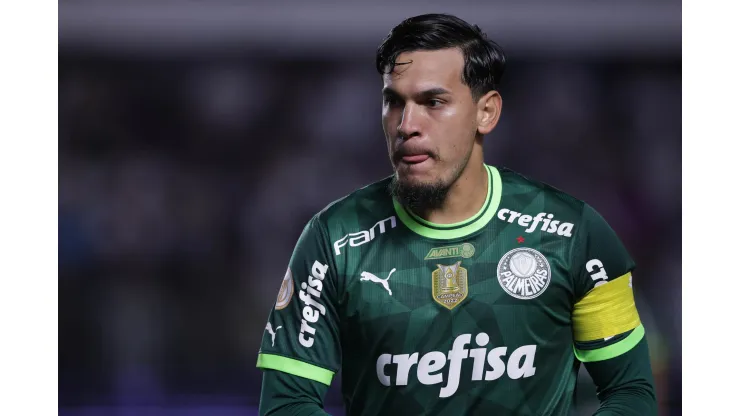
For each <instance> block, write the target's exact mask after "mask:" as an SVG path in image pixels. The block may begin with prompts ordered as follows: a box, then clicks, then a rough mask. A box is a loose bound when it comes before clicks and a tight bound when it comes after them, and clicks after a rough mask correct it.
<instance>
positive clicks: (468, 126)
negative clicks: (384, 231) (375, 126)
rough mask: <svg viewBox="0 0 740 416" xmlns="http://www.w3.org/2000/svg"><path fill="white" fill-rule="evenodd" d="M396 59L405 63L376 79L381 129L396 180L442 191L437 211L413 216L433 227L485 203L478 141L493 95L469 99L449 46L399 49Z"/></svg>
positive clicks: (492, 109) (491, 121) (497, 99)
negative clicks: (414, 158)
mask: <svg viewBox="0 0 740 416" xmlns="http://www.w3.org/2000/svg"><path fill="white" fill-rule="evenodd" d="M396 62H397V63H406V62H410V63H409V64H403V65H396V67H395V68H394V71H393V72H392V73H390V74H386V75H384V76H383V112H382V123H383V131H384V132H385V137H386V142H387V145H388V154H389V157H390V160H391V164H392V166H393V170H394V173H395V175H396V179H397V180H398V181H401V182H404V183H406V184H409V185H422V184H426V185H431V184H435V183H437V184H440V183H441V184H443V185H446V186H449V191H448V193H447V197H446V198H445V200H444V203H443V204H442V206H441V207H440V208H438V209H429V210H427V212H415V214H417V215H419V216H420V217H422V218H424V219H426V220H427V221H431V222H434V223H438V224H451V223H455V222H460V221H464V220H466V219H468V218H470V217H472V216H473V215H475V214H476V213H477V212H478V211H479V210H480V208H481V207H482V206H483V203H484V202H485V199H486V194H487V189H488V174H487V172H486V169H485V166H484V162H483V136H484V135H485V134H488V133H490V132H491V131H492V130H493V128H494V127H495V126H496V124H497V123H498V120H499V115H500V114H501V105H502V101H501V95H500V94H499V93H498V92H496V91H489V92H488V93H486V94H484V95H483V96H481V97H480V98H479V99H478V100H474V99H473V94H472V92H471V90H470V88H469V87H468V86H467V85H465V84H463V82H462V71H463V65H464V57H463V54H462V52H461V51H460V50H459V49H457V48H452V49H441V50H435V51H414V52H406V53H402V54H400V55H399V56H398V58H397V59H396ZM414 155H417V156H418V155H428V156H429V157H428V158H427V159H426V160H424V161H421V162H418V161H417V162H416V163H414V161H411V160H404V158H403V157H404V156H414Z"/></svg>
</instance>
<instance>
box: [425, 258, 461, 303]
mask: <svg viewBox="0 0 740 416" xmlns="http://www.w3.org/2000/svg"><path fill="white" fill-rule="evenodd" d="M461 263H462V262H461V261H458V262H457V263H455V264H453V265H450V266H445V265H442V264H438V265H437V267H439V268H438V269H437V270H435V271H434V272H432V297H433V298H434V301H435V302H437V303H439V304H440V305H442V306H444V307H445V308H447V309H450V310H452V309H453V308H454V307H455V306H457V305H459V304H460V303H461V302H462V301H463V300H465V298H466V297H467V296H468V271H467V270H466V269H465V268H464V267H462V266H460V264H461Z"/></svg>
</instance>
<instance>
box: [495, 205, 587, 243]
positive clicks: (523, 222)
mask: <svg viewBox="0 0 740 416" xmlns="http://www.w3.org/2000/svg"><path fill="white" fill-rule="evenodd" d="M496 217H498V219H500V220H501V221H506V222H508V223H510V224H514V222H515V221H516V224H517V225H519V226H521V227H526V228H525V229H524V232H525V233H531V232H534V231H535V230H536V229H537V227H539V225H540V223H542V227H540V231H543V232H546V233H550V234H557V235H562V236H564V237H572V235H573V224H572V223H570V222H561V221H559V220H556V219H554V217H555V216H554V215H553V214H548V213H546V212H540V213H539V214H537V215H535V216H534V217H533V216H531V215H525V214H521V213H519V212H516V211H512V210H510V209H508V208H502V209H500V210H499V211H498V213H497V214H496Z"/></svg>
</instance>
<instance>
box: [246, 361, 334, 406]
mask: <svg viewBox="0 0 740 416" xmlns="http://www.w3.org/2000/svg"><path fill="white" fill-rule="evenodd" d="M328 390H329V386H327V385H325V384H322V383H319V382H316V381H313V380H309V379H307V378H303V377H298V376H294V375H291V374H287V373H283V372H281V371H273V370H265V371H264V374H263V376H262V395H261V397H260V409H259V414H260V416H263V415H264V416H279V415H291V416H319V415H320V416H324V415H327V413H326V412H325V411H324V407H323V402H324V396H326V392H327V391H328Z"/></svg>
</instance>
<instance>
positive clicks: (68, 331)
mask: <svg viewBox="0 0 740 416" xmlns="http://www.w3.org/2000/svg"><path fill="white" fill-rule="evenodd" d="M553 3H556V4H553ZM611 3H612V2H602V3H595V2H585V1H562V2H546V1H544V0H539V1H526V2H508V3H503V2H493V3H492V2H483V1H468V2H463V3H459V4H458V5H457V6H452V5H445V4H444V3H436V4H432V5H427V6H421V5H420V4H421V3H418V4H417V3H415V2H411V3H409V4H408V5H404V6H400V5H398V4H395V3H390V2H384V1H380V2H378V1H376V2H372V3H367V2H365V3H332V2H326V1H319V2H312V3H311V5H310V6H309V5H308V3H306V4H304V3H300V2H280V3H279V4H277V3H274V4H272V6H268V5H267V3H266V4H265V5H261V4H257V3H255V2H247V3H243V2H242V3H233V2H228V1H225V0H220V1H214V2H204V3H194V2H184V1H165V0H158V1H153V2H136V1H135V2H115V1H97V2H92V1H79V0H78V1H61V2H60V4H59V38H60V40H59V191H60V192H59V406H60V414H69V415H82V414H90V415H92V414H137V415H138V414H142V415H144V414H152V415H160V414H168V415H170V414H172V415H179V414H183V415H185V414H187V415H195V414H198V415H199V414H204V415H205V414H208V415H216V416H221V415H232V414H234V415H236V414H255V409H256V405H257V403H258V398H259V390H260V382H261V376H260V373H259V371H258V370H257V369H255V367H254V365H255V361H256V354H257V349H258V348H259V341H260V339H261V337H262V333H263V331H264V325H265V320H266V318H267V315H268V312H269V310H270V308H271V307H272V305H273V304H274V301H275V297H276V295H277V291H278V288H279V286H280V283H281V280H282V278H283V275H284V273H285V267H286V264H287V261H288V258H289V256H290V253H291V251H292V249H293V245H294V244H295V242H296V239H297V238H298V235H299V234H300V231H301V229H302V227H303V225H304V224H305V223H306V221H307V220H308V219H309V218H310V217H311V216H312V215H313V214H314V213H315V212H317V211H318V210H320V209H322V208H323V207H324V206H326V205H327V204H328V203H329V202H331V201H333V200H335V199H337V198H340V197H342V196H344V195H346V194H347V193H349V192H351V191H352V190H354V189H356V188H358V187H360V186H362V185H365V184H368V183H370V182H373V181H375V180H378V179H380V178H381V177H383V176H386V175H389V174H390V173H391V168H390V164H389V162H388V159H387V154H386V150H385V143H384V138H383V133H382V129H381V125H380V105H381V97H380V88H381V80H380V78H379V76H378V75H377V73H376V72H375V69H374V53H375V48H376V47H377V45H378V43H379V42H380V41H381V39H382V38H383V37H384V36H385V35H386V34H387V32H388V31H389V30H390V29H391V28H392V27H393V26H394V25H395V24H397V23H399V22H400V21H401V20H402V19H403V18H405V17H409V16H412V15H416V14H420V13H426V12H438V11H445V12H451V13H456V14H458V15H459V16H460V17H463V18H465V19H467V20H469V21H471V22H472V23H477V24H479V25H480V26H481V27H482V28H483V29H484V30H485V31H486V32H488V33H489V35H490V36H491V37H492V38H493V39H494V40H496V41H497V42H499V43H500V44H501V45H502V46H503V47H504V49H505V50H506V52H507V54H508V57H509V64H508V67H507V70H506V73H505V75H504V78H503V85H502V88H501V93H502V96H503V102H504V106H503V113H502V119H501V122H500V123H499V125H498V127H496V129H495V130H494V131H493V133H492V134H490V135H488V136H487V137H486V142H485V152H486V162H487V163H489V164H494V165H497V166H505V167H509V168H512V169H514V170H517V171H519V172H521V173H523V174H525V175H528V176H532V177H534V178H536V179H539V180H542V181H544V182H547V183H549V184H551V185H553V186H556V187H558V188H560V189H562V190H564V191H566V192H568V193H570V194H573V195H575V196H576V197H579V198H581V199H584V200H585V201H587V202H589V203H590V204H591V205H593V206H594V207H595V208H596V209H597V210H598V211H599V212H601V214H602V215H603V216H604V217H605V218H606V219H607V220H608V221H609V223H610V224H611V225H612V227H613V228H614V229H615V230H616V231H617V233H618V234H619V236H620V237H621V238H622V240H623V241H624V243H625V245H626V246H627V248H628V249H629V251H630V252H631V253H632V255H633V257H634V258H635V260H636V262H637V264H638V269H637V270H636V272H635V281H634V286H635V292H636V296H637V297H638V307H639V310H640V314H641V318H642V320H643V323H644V324H645V327H646V329H647V331H648V336H649V341H650V347H651V353H652V355H653V369H654V371H655V376H656V381H657V382H658V387H659V400H660V402H661V408H662V412H663V414H673V413H675V414H679V412H680V404H681V389H680V386H681V365H680V363H681V199H680V198H681V171H680V168H681V6H680V2H671V1H659V0H651V1H641V2H633V1H627V2H619V3H616V2H615V3H614V4H611ZM338 387H339V383H338V382H337V381H335V382H334V384H333V388H332V392H331V393H330V395H329V397H328V398H327V405H328V407H329V408H330V409H331V411H332V412H333V413H334V414H337V415H340V414H343V412H342V410H341V399H340V397H341V396H340V394H339V392H338ZM579 388H580V390H579V395H578V402H579V408H578V411H577V412H576V414H589V411H592V409H593V407H594V405H595V395H594V392H593V390H594V389H593V386H592V385H591V381H590V379H589V377H588V375H587V373H585V372H584V373H583V374H582V377H581V380H580V383H579Z"/></svg>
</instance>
